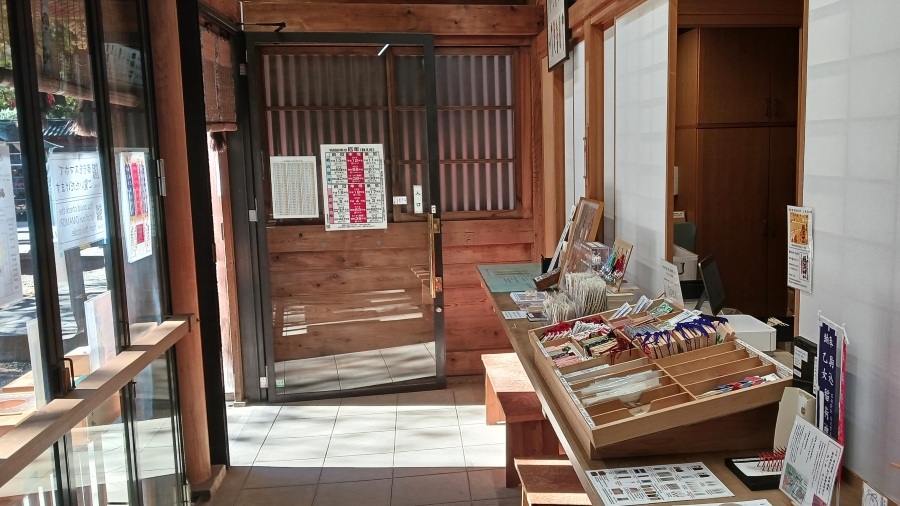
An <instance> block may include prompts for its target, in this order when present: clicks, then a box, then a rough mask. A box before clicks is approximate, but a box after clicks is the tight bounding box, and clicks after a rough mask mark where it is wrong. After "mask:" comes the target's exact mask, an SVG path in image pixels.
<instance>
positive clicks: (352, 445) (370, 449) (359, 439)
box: [327, 431, 394, 457]
mask: <svg viewBox="0 0 900 506" xmlns="http://www.w3.org/2000/svg"><path fill="white" fill-rule="evenodd" d="M393 451H394V431H386V432H364V433H357V434H335V435H333V436H331V444H330V445H329V446H328V454H327V456H328V457H345V456H348V455H373V454H376V453H391V452H393Z"/></svg>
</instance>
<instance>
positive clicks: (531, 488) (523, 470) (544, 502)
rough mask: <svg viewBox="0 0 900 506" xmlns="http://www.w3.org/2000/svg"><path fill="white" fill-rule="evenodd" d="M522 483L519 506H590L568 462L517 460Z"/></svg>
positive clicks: (516, 464)
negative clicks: (520, 505) (520, 504)
mask: <svg viewBox="0 0 900 506" xmlns="http://www.w3.org/2000/svg"><path fill="white" fill-rule="evenodd" d="M515 466H516V471H518V474H519V478H520V479H521V480H522V506H550V505H567V506H590V504H591V501H590V500H589V499H588V496H587V494H586V493H584V488H583V487H582V486H581V481H579V480H578V475H576V474H575V469H573V468H572V464H571V463H570V462H569V460H568V459H564V458H556V459H553V458H549V459H548V458H545V459H516V463H515Z"/></svg>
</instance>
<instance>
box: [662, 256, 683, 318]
mask: <svg viewBox="0 0 900 506" xmlns="http://www.w3.org/2000/svg"><path fill="white" fill-rule="evenodd" d="M660 263H661V264H662V271H663V296H664V297H665V298H666V299H668V300H670V301H672V302H674V303H676V304H678V306H679V307H681V308H683V307H684V296H682V294H681V281H680V280H679V279H678V267H675V264H673V263H672V262H666V261H665V260H662V261H661V262H660Z"/></svg>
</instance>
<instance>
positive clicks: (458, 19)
mask: <svg viewBox="0 0 900 506" xmlns="http://www.w3.org/2000/svg"><path fill="white" fill-rule="evenodd" d="M282 21H283V22H285V23H287V26H286V27H285V29H284V31H285V32H354V33H378V32H381V33H431V34H435V35H537V34H538V33H540V31H541V30H542V29H543V27H544V7H542V6H538V5H471V4H467V5H456V4H449V5H448V4H440V5H439V4H410V3H406V4H384V3H382V4H374V3H321V2H320V3H284V2H272V1H266V2H255V1H251V2H244V22H245V23H272V22H282ZM245 29H246V30H247V31H271V30H272V29H271V27H267V26H262V27H260V26H252V25H245Z"/></svg>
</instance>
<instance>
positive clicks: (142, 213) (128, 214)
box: [119, 151, 153, 263]
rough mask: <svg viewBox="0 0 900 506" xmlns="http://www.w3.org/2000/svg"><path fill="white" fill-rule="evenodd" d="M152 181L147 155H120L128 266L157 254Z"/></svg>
mask: <svg viewBox="0 0 900 506" xmlns="http://www.w3.org/2000/svg"><path fill="white" fill-rule="evenodd" d="M148 179H149V174H148V173H147V155H146V154H145V153H144V152H142V151H135V152H126V153H119V184H120V186H119V206H120V207H121V209H122V220H123V221H124V223H123V227H124V229H125V251H126V254H127V257H128V263H134V262H137V261H138V260H140V259H142V258H146V257H148V256H150V255H152V254H153V245H152V244H151V235H152V234H151V228H150V227H151V226H152V225H151V222H152V218H151V216H150V183H149V180H148Z"/></svg>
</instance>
